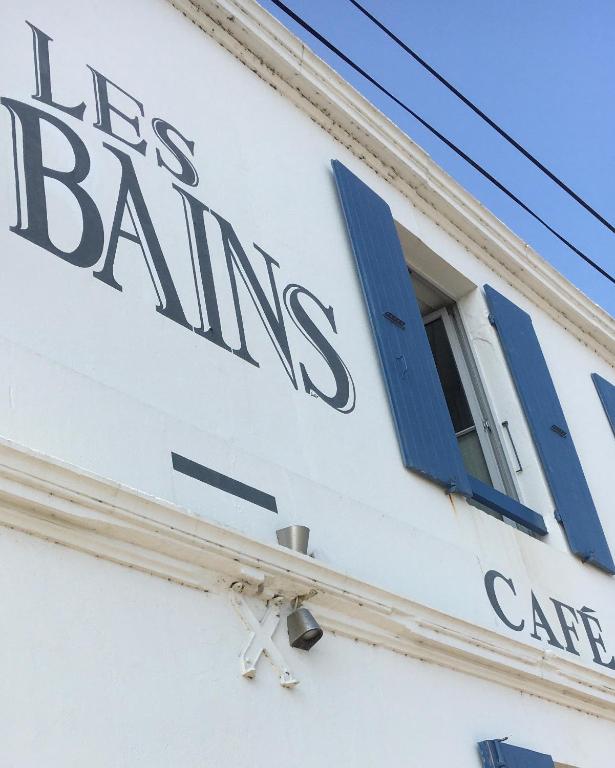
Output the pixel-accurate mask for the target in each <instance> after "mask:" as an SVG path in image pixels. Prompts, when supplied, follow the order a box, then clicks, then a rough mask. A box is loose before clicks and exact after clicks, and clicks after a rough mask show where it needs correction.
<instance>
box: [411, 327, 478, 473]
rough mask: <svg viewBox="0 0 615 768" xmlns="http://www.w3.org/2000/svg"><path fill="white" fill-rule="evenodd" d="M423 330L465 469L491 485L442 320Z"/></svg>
mask: <svg viewBox="0 0 615 768" xmlns="http://www.w3.org/2000/svg"><path fill="white" fill-rule="evenodd" d="M425 331H426V333H427V339H428V341H429V346H430V347H431V351H432V353H433V357H434V362H435V364H436V370H437V371H438V376H439V378H440V384H441V385H442V390H443V392H444V399H445V400H446V404H447V406H448V411H449V413H450V415H451V420H452V422H453V429H454V430H455V437H456V438H457V443H458V445H459V450H460V451H461V455H462V457H463V463H464V465H465V468H466V469H467V471H468V473H469V474H470V475H473V476H474V477H477V478H478V479H479V480H481V481H482V482H483V483H486V484H487V485H493V481H492V479H491V475H490V474H489V469H488V467H487V462H486V460H485V455H484V453H483V449H482V447H481V444H480V440H479V437H478V431H477V427H476V424H475V423H474V418H473V416H472V411H471V410H470V405H469V403H468V398H467V397H466V393H465V391H464V388H463V384H462V382H461V376H460V375H459V369H458V368H457V363H456V362H455V357H454V355H453V350H452V348H451V344H450V341H449V339H448V336H447V333H446V328H445V326H444V321H443V320H442V318H441V317H438V318H436V319H435V320H431V321H429V322H427V323H425Z"/></svg>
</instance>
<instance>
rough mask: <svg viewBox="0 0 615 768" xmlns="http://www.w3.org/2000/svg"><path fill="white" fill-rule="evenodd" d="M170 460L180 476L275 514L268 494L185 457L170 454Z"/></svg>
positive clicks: (276, 508)
mask: <svg viewBox="0 0 615 768" xmlns="http://www.w3.org/2000/svg"><path fill="white" fill-rule="evenodd" d="M171 459H172V461H173V469H174V470H175V471H176V472H181V474H182V475H187V476H188V477H191V478H193V479H194V480H200V481H201V482H202V483H207V485H211V486H213V487H214V488H218V489H219V490H221V491H225V492H226V493H230V494H232V495H233V496H238V497H239V498H240V499H245V500H246V501H250V502H251V503H252V504H256V505H258V506H259V507H264V508H265V509H268V510H269V511H270V512H275V513H276V514H277V512H278V505H277V504H276V500H275V497H274V496H271V495H270V494H269V493H265V492H264V491H259V490H258V488H253V487H252V486H251V485H246V484H245V483H242V482H240V481H239V480H234V479H233V478H232V477H228V475H223V474H222V472H216V470H215V469H210V468H209V467H205V466H203V464H199V463H198V462H196V461H192V459H187V458H186V457H185V456H180V455H179V454H178V453H173V452H171Z"/></svg>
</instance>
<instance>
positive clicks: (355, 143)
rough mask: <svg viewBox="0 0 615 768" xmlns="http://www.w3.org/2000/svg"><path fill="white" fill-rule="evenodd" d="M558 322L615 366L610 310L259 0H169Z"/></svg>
mask: <svg viewBox="0 0 615 768" xmlns="http://www.w3.org/2000/svg"><path fill="white" fill-rule="evenodd" d="M169 2H171V3H172V4H173V5H174V6H175V7H176V8H178V9H179V10H180V11H181V12H182V13H184V15H186V16H187V17H188V18H189V19H190V20H192V21H193V22H194V23H195V24H197V26H199V27H201V28H202V29H203V30H204V31H205V32H206V33H207V34H208V35H210V36H211V37H213V38H214V39H215V40H216V41H217V42H219V43H220V44H221V45H223V46H224V47H225V48H226V49H227V50H229V51H230V52H231V53H232V54H233V55H234V56H236V57H237V58H238V59H239V60H241V61H242V62H243V63H244V64H246V65H247V66H248V67H249V68H250V69H251V70H252V71H253V72H255V73H256V74H257V75H258V76H259V77H261V78H262V79H263V80H265V81H266V82H268V83H269V84H270V85H272V86H273V87H275V88H276V89H278V90H279V91H280V92H282V93H284V95H285V96H286V97H287V98H289V99H290V100H291V101H292V102H293V103H295V104H296V105H297V106H298V107H299V108H300V109H302V110H303V111H304V112H306V113H307V114H308V115H309V116H310V118H312V119H313V120H314V121H315V122H317V123H318V124H319V125H321V126H322V127H323V128H324V129H325V130H326V131H327V132H328V133H330V134H331V135H332V136H333V137H334V138H336V139H337V140H338V141H340V142H341V143H342V144H343V145H344V146H346V147H348V148H349V149H350V150H351V151H352V152H353V153H354V154H355V155H357V157H359V158H360V159H361V160H362V161H363V162H365V163H366V164H367V165H369V166H370V167H371V168H372V169H373V170H375V171H376V172H377V173H379V174H380V175H381V176H383V177H384V178H385V179H386V180H387V181H388V182H389V183H390V184H392V185H393V186H395V187H396V188H397V189H398V190H400V191H401V192H402V193H403V194H404V195H405V196H406V197H408V199H409V200H410V201H411V202H412V204H413V205H415V206H416V207H417V208H419V209H420V210H421V211H422V212H423V213H425V214H426V215H427V216H429V217H430V218H431V219H432V220H433V221H434V222H436V223H437V224H438V225H439V226H441V227H442V228H443V229H445V230H446V231H447V232H449V233H450V234H451V235H452V236H453V237H454V238H455V239H456V240H458V241H459V242H460V243H461V244H462V245H463V246H464V247H466V248H468V249H469V250H470V251H471V252H472V253H473V254H474V255H475V256H476V257H477V258H478V259H480V260H481V261H482V262H483V263H484V264H485V265H486V266H487V267H489V269H491V270H493V271H494V272H496V273H497V274H498V275H500V276H501V277H502V278H503V279H505V280H506V281H508V283H509V284H510V285H512V286H514V287H515V288H516V289H517V290H519V291H520V292H521V293H523V294H524V295H526V296H527V297H528V298H529V299H530V300H531V301H532V302H534V303H536V304H539V305H540V306H541V307H542V308H543V309H544V310H545V311H546V312H548V313H549V315H550V316H551V317H553V318H554V319H555V320H556V321H557V322H558V323H559V324H561V325H562V326H563V327H565V328H566V329H567V330H568V331H570V332H571V333H573V334H574V335H575V336H576V337H577V338H578V339H580V340H581V341H582V342H583V343H585V344H587V345H588V346H589V347H591V348H592V349H593V350H594V351H596V352H597V353H598V354H600V355H601V356H602V357H603V358H604V359H605V360H606V361H607V362H608V363H609V364H610V365H613V366H615V319H614V318H613V317H611V315H609V314H608V313H607V312H606V311H604V310H603V309H602V308H601V307H599V306H597V305H596V304H594V303H593V302H592V301H591V300H590V299H589V298H588V297H587V296H585V295H584V294H583V293H582V292H581V291H579V290H578V288H576V287H575V286H574V285H573V284H572V283H571V282H570V281H568V280H567V279H566V278H565V277H564V276H563V275H561V274H560V273H559V272H558V271H557V270H556V269H554V268H553V267H552V266H551V265H550V264H548V263H547V262H546V261H545V260H544V259H542V258H541V257H540V256H539V255H538V254H537V253H536V252H535V251H534V250H533V249H532V248H530V247H529V246H528V245H527V244H526V243H524V242H523V241H522V240H521V239H520V238H519V237H517V235H515V234H514V233H513V232H511V231H510V230H509V229H508V228H507V227H506V226H505V225H504V224H503V223H502V222H501V221H500V220H499V219H498V218H497V217H496V216H494V215H493V214H492V213H491V212H490V211H489V210H487V209H486V208H485V207H484V206H483V205H481V203H480V202H479V201H478V200H476V199H475V198H474V197H473V196H472V195H471V194H470V193H469V192H467V190H465V189H464V188H463V187H461V186H460V185H459V184H458V183H457V182H456V181H455V180H454V179H452V178H451V177H450V176H449V175H448V174H446V173H445V172H444V171H443V170H442V168H440V167H439V166H438V165H437V164H436V163H435V162H434V161H433V160H431V158H430V157H429V155H428V154H427V153H426V152H424V151H423V150H422V149H420V147H418V146H417V145H416V144H415V143H414V142H413V141H412V140H411V139H410V138H409V137H408V136H407V135H406V134H405V133H403V131H401V130H400V129H399V128H398V127H397V126H395V125H394V124H393V123H392V122H391V121H390V120H388V118H386V117H385V116H384V115H383V114H382V113H381V112H379V111H378V110H377V109H376V108H375V107H374V106H373V105H372V104H370V102H368V101H367V100H366V99H365V98H364V97H363V96H361V95H360V94H359V93H358V92H357V91H356V90H355V89H354V88H352V86H351V85H349V84H348V83H347V82H346V81H345V80H344V79H343V78H341V77H340V76H339V75H338V74H337V73H336V72H335V71H334V70H333V69H332V68H331V67H329V66H328V65H327V64H325V63H324V62H323V61H322V60H321V59H319V58H318V57H317V56H316V55H315V54H314V53H312V51H311V50H310V49H309V48H307V47H306V46H305V44H304V43H302V42H301V41H300V40H299V39H298V38H297V37H295V36H294V35H293V34H292V33H291V32H290V31H289V30H287V29H286V27H284V26H283V25H282V24H280V23H279V22H278V21H277V20H276V19H275V18H274V17H273V16H271V15H270V14H269V13H267V12H266V11H265V10H264V9H263V8H262V7H261V6H260V5H258V3H257V2H256V1H255V0H169Z"/></svg>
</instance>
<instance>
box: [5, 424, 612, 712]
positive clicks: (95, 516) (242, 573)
mask: <svg viewBox="0 0 615 768" xmlns="http://www.w3.org/2000/svg"><path fill="white" fill-rule="evenodd" d="M0 526H6V527H9V528H13V529H16V530H19V531H23V532H26V533H29V534H32V535H35V536H37V537H40V538H43V539H47V540H49V541H52V542H55V543H57V544H62V545H65V546H68V547H71V548H73V549H76V550H79V551H81V552H86V553H89V554H91V555H95V556H96V557H100V558H104V559H106V560H110V561H113V562H116V563H120V564H122V565H125V566H129V567H131V568H135V569H138V570H140V571H143V572H146V573H150V574H154V575H156V576H159V577H162V578H165V579H169V580H171V581H174V582H178V583H180V584H184V585H186V586H189V587H193V588H196V589H200V590H206V591H209V590H211V591H216V592H221V591H226V590H227V589H230V586H231V584H233V583H235V582H238V581H241V582H244V583H248V584H254V585H256V587H257V589H256V592H257V593H258V594H261V595H262V596H263V597H265V598H267V597H271V596H273V595H283V596H285V597H286V598H288V599H292V598H293V597H296V596H298V595H309V596H310V607H311V608H312V610H313V611H314V613H315V615H316V616H317V618H318V621H319V622H320V623H321V624H322V626H323V627H324V628H325V629H326V630H328V631H330V632H331V631H332V632H335V633H339V634H340V635H343V636H345V637H350V638H353V639H356V640H358V641H361V642H365V643H370V644H375V645H379V646H382V647H384V648H388V649H390V650H391V651H395V652H397V653H401V654H405V655H406V656H409V657H412V658H416V659H421V660H424V661H428V662H432V663H435V664H439V665H442V666H445V667H448V668H451V669H455V670H458V671H462V672H465V673H467V674H469V675H474V676H476V677H480V678H483V679H486V680H490V681H493V682H496V683H499V684H502V685H505V686H507V687H510V688H513V689H515V690H521V691H525V692H526V693H530V694H533V695H535V696H539V697H541V698H543V699H547V700H548V701H553V702H557V703H558V704H563V705H565V706H569V707H573V708H575V709H578V710H581V711H583V712H588V713H591V714H593V715H597V716H599V717H603V718H607V719H609V720H615V678H614V677H613V676H612V675H611V674H610V673H608V672H606V671H604V672H603V671H601V670H600V669H599V668H592V667H590V666H589V665H587V664H585V663H583V662H580V661H579V660H576V659H574V660H573V659H571V660H568V659H566V658H564V657H562V656H559V655H557V654H555V653H552V652H551V651H545V650H544V649H542V648H539V647H532V646H530V645H526V644H524V643H521V642H519V641H517V640H515V639H512V638H509V637H507V636H504V635H501V634H499V633H497V632H494V631H493V630H490V629H486V628H484V627H481V626H478V625H474V624H470V623H468V622H466V621H463V620H461V619H459V618H456V617H453V616H448V615H446V614H443V613H441V612H439V611H435V610H433V609H431V608H428V607H426V606H424V605H420V604H418V603H415V602H413V601H411V600H408V599H407V598H405V597H402V596H401V595H397V594H394V593H391V592H388V591H386V590H383V589H379V588H377V587H374V586H371V585H369V584H367V583H365V582H363V581H360V580H358V579H355V578H352V577H350V576H348V575H346V574H344V573H341V572H340V571H337V570H335V569H333V568H331V567H330V566H328V565H326V564H324V563H321V562H318V561H317V560H314V559H312V558H310V557H307V556H305V555H302V554H299V553H297V552H293V551H291V550H288V549H284V548H283V547H280V546H278V545H277V544H275V543H265V542H261V541H257V540H255V539H252V538H250V537H248V536H246V535H244V534H242V533H240V532H238V531H234V530H231V529H229V528H225V527H224V526H222V525H219V524H217V523H213V522H210V521H208V520H205V519H203V518H200V517H197V516H196V515H195V514H193V513H191V512H188V511H186V510H183V509H180V508H179V507H176V506H174V505H172V504H170V503H168V502H164V501H161V500H159V499H154V498H151V497H148V496H146V495H144V494H142V493H139V492H137V491H134V490H132V489H130V488H127V487H125V486H122V485H119V484H118V483H115V482H112V481H109V480H103V479H100V478H97V477H95V476H93V475H90V474H88V473H86V472H83V471H81V470H78V469H76V468H74V467H70V466H68V465H66V464H62V463H60V462H58V461H56V460H54V459H50V458H48V457H45V456H42V455H39V454H36V453H34V452H32V451H29V450H26V449H23V448H21V447H19V446H17V445H15V444H13V443H10V442H8V441H6V440H2V439H0ZM0 535H1V532H0ZM310 593H312V594H310Z"/></svg>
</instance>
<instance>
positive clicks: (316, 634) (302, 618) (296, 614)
mask: <svg viewBox="0 0 615 768" xmlns="http://www.w3.org/2000/svg"><path fill="white" fill-rule="evenodd" d="M286 627H287V629H288V641H289V643H290V645H291V647H292V648H300V649H301V650H302V651H309V650H310V648H312V647H313V646H314V645H316V643H317V642H318V641H319V640H320V638H321V637H322V635H323V632H322V627H321V626H320V624H319V623H318V622H317V621H316V619H315V618H314V617H313V616H312V614H311V613H310V612H309V611H308V609H307V608H304V607H303V606H302V605H301V604H300V599H299V598H296V599H295V600H293V610H292V612H291V613H289V614H288V618H287V619H286Z"/></svg>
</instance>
